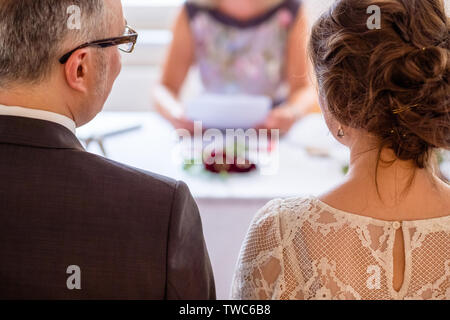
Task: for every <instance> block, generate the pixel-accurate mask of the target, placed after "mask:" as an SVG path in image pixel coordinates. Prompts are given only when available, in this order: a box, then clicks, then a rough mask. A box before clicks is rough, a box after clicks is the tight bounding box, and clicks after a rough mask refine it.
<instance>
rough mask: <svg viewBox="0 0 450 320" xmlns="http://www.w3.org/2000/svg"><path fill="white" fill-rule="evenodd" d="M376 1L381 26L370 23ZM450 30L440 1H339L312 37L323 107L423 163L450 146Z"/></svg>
mask: <svg viewBox="0 0 450 320" xmlns="http://www.w3.org/2000/svg"><path fill="white" fill-rule="evenodd" d="M371 5H376V6H378V7H379V8H380V10H381V16H380V19H381V26H380V27H381V28H380V29H369V27H368V24H367V21H368V19H369V18H370V16H371V14H370V13H369V14H368V13H367V9H368V7H369V6H371ZM449 32H450V22H449V19H448V18H447V16H446V14H445V8H444V4H443V1H442V0H337V1H336V2H335V4H334V5H333V6H332V7H331V9H330V10H329V11H328V12H326V13H324V14H323V15H322V16H321V17H320V19H319V20H318V21H317V22H316V23H315V25H314V26H313V29H312V36H311V42H310V54H311V58H312V60H313V64H314V68H315V73H316V76H317V80H318V86H319V92H320V95H321V99H322V107H323V109H324V112H325V113H326V114H328V115H329V116H331V117H332V118H333V119H335V120H337V122H338V123H340V124H342V125H343V126H346V127H350V128H353V129H361V130H363V131H364V132H368V133H369V134H370V135H372V136H375V137H377V138H378V139H377V140H379V147H380V149H382V148H384V147H389V148H391V149H392V150H394V152H395V154H396V156H397V158H399V159H401V160H412V161H414V163H415V164H416V165H417V166H418V167H419V168H423V167H425V166H426V165H427V162H428V159H429V156H430V154H431V151H432V150H433V149H435V148H445V149H450V83H449V81H450V41H449Z"/></svg>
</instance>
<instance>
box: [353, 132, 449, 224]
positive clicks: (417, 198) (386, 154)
mask: <svg viewBox="0 0 450 320" xmlns="http://www.w3.org/2000/svg"><path fill="white" fill-rule="evenodd" d="M346 184H347V185H349V186H351V189H352V190H357V193H358V195H359V196H361V197H362V198H364V199H366V201H367V203H371V205H372V207H374V205H375V207H376V206H378V207H383V206H385V207H388V208H392V209H393V210H394V211H396V210H400V211H403V212H405V211H409V210H408V209H407V206H408V203H409V204H413V205H412V208H413V210H411V211H409V212H410V213H411V214H412V216H415V215H420V212H424V210H425V209H426V206H422V205H423V203H432V204H429V208H430V209H432V206H433V205H435V204H436V205H437V208H440V207H442V203H445V202H446V203H448V196H449V195H450V192H449V191H450V187H449V186H448V185H447V184H446V183H444V182H443V181H442V180H440V179H439V178H438V177H437V175H436V174H435V173H434V170H433V168H424V169H420V168H418V167H417V166H416V165H415V163H414V162H413V161H412V160H411V161H403V160H399V159H398V158H397V157H396V156H395V154H394V151H393V150H391V149H388V148H385V149H383V150H382V151H381V153H379V151H378V148H377V147H376V145H375V144H374V145H373V146H372V147H371V146H370V144H369V143H367V141H366V144H360V145H357V146H353V147H352V149H351V161H350V170H349V174H348V176H347V183H346ZM440 199H442V201H441V200H440ZM446 199H447V200H446ZM405 200H406V201H405ZM439 203H440V204H439ZM414 208H417V212H416V213H413V211H414ZM431 211H433V212H435V211H434V210H431ZM447 211H448V210H447ZM442 213H446V214H448V212H442ZM406 218H410V217H406Z"/></svg>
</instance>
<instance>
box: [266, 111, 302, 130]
mask: <svg viewBox="0 0 450 320" xmlns="http://www.w3.org/2000/svg"><path fill="white" fill-rule="evenodd" d="M294 108H295V107H292V106H282V107H278V108H276V109H274V110H272V111H271V112H270V114H269V116H268V117H267V119H266V121H265V122H264V123H263V124H262V125H261V126H259V127H258V128H259V129H261V128H264V129H268V130H271V129H279V130H280V134H285V133H287V132H288V131H289V130H290V129H291V128H292V126H293V125H294V124H295V123H296V122H297V120H298V119H299V118H300V117H299V116H298V115H297V114H296V112H295V111H296V110H295V109H294Z"/></svg>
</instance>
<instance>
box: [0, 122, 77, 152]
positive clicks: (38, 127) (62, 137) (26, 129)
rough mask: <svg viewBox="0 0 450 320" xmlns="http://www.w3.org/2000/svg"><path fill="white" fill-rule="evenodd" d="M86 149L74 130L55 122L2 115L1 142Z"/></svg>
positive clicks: (0, 125) (53, 147)
mask: <svg viewBox="0 0 450 320" xmlns="http://www.w3.org/2000/svg"><path fill="white" fill-rule="evenodd" d="M2 143H3V144H17V145H25V146H33V147H40V148H50V149H76V150H80V151H85V150H84V148H83V146H82V145H81V143H80V141H79V140H78V139H77V137H76V136H75V135H74V134H73V132H72V131H70V130H69V129H67V128H66V127H64V126H63V125H60V124H57V123H55V122H51V121H47V120H40V119H32V118H25V117H17V116H6V115H0V144H2Z"/></svg>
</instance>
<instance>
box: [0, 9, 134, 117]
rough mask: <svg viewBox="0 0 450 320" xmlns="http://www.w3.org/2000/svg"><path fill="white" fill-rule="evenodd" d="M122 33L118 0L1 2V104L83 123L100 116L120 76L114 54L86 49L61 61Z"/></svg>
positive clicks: (110, 50)
mask: <svg viewBox="0 0 450 320" xmlns="http://www.w3.org/2000/svg"><path fill="white" fill-rule="evenodd" d="M124 30H125V20H124V17H123V12H122V5H121V2H120V0H58V1H55V0H0V104H2V103H3V104H9V105H19V106H23V107H29V108H36V109H46V110H48V111H54V112H58V113H62V114H64V115H66V116H69V117H71V118H73V119H74V121H75V122H76V123H77V125H78V126H80V125H83V124H85V123H87V122H88V121H90V120H91V119H92V118H93V117H95V115H96V114H97V113H98V112H100V111H101V109H102V107H103V105H104V103H105V101H106V99H107V97H108V95H109V93H110V91H111V88H112V85H113V83H114V80H115V79H116V78H117V76H118V75H119V73H120V69H121V61H120V54H119V52H118V48H117V47H116V46H112V47H108V48H97V47H86V48H82V49H79V50H76V51H75V52H73V54H72V55H70V57H69V59H68V60H67V61H66V62H65V63H64V64H62V63H60V62H59V59H60V58H61V57H62V56H63V55H64V54H66V53H67V52H70V51H71V50H73V49H75V48H77V47H78V46H80V45H82V44H84V43H86V42H91V41H95V40H99V39H105V38H112V37H118V36H121V35H123V32H124ZM24 97H27V99H26V100H25V101H24V99H23V98H24Z"/></svg>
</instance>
